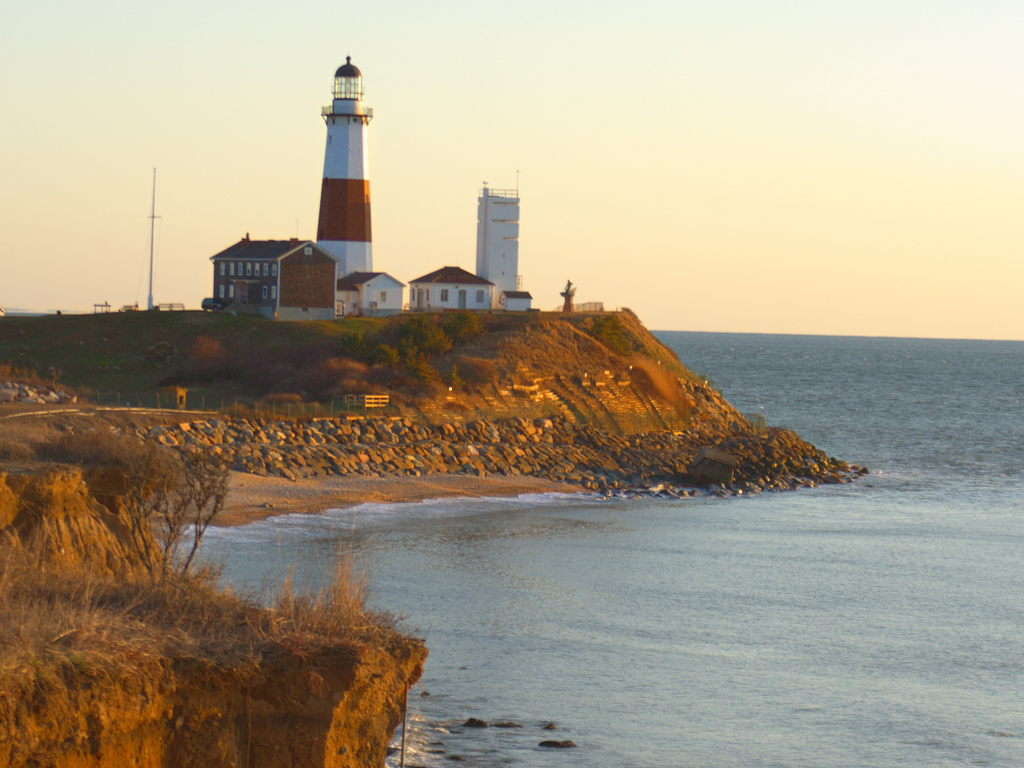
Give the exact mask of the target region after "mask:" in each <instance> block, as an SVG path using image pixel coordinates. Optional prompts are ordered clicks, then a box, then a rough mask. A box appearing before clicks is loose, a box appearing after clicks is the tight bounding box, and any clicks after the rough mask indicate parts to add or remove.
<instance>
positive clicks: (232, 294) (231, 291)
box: [228, 283, 235, 299]
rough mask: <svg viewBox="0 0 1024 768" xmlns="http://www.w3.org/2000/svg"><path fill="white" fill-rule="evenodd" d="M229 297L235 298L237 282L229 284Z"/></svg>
mask: <svg viewBox="0 0 1024 768" xmlns="http://www.w3.org/2000/svg"><path fill="white" fill-rule="evenodd" d="M228 298H229V299H233V298H235V284H234V283H232V284H231V285H229V286H228Z"/></svg>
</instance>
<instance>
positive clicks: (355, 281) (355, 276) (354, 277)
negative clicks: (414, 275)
mask: <svg viewBox="0 0 1024 768" xmlns="http://www.w3.org/2000/svg"><path fill="white" fill-rule="evenodd" d="M381 275H384V277H390V278H391V279H392V280H395V278H393V277H391V275H389V274H388V273H387V272H350V273H349V274H347V275H345V276H344V277H340V278H338V290H339V291H358V290H359V286H360V285H366V284H367V283H368V282H370V281H371V280H373V279H374V278H375V277H380V276H381ZM395 282H396V283H398V284H399V285H401V286H403V287H404V286H405V283H403V282H402V281H401V280H395Z"/></svg>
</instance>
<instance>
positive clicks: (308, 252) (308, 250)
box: [303, 245, 313, 256]
mask: <svg viewBox="0 0 1024 768" xmlns="http://www.w3.org/2000/svg"><path fill="white" fill-rule="evenodd" d="M303 253H304V254H306V255H307V256H312V255H313V246H311V245H307V246H306V248H305V250H304V251H303Z"/></svg>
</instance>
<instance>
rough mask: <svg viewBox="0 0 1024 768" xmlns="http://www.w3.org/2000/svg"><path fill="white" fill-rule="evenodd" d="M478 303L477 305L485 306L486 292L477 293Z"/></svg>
mask: <svg viewBox="0 0 1024 768" xmlns="http://www.w3.org/2000/svg"><path fill="white" fill-rule="evenodd" d="M476 303H477V304H483V303H484V292H483V291H477V292H476Z"/></svg>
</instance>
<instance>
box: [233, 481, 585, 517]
mask: <svg viewBox="0 0 1024 768" xmlns="http://www.w3.org/2000/svg"><path fill="white" fill-rule="evenodd" d="M582 490H583V488H582V487H581V486H579V485H574V484H571V483H556V482H552V481H550V480H544V479H542V478H537V477H528V476H520V477H495V476H491V477H470V476H467V475H463V474H458V475H456V474H451V475H428V476H425V477H411V476H409V477H397V476H391V477H354V476H348V475H346V476H338V475H329V476H327V477H318V478H310V479H305V480H298V481H293V480H286V479H284V478H280V477H262V476H259V475H251V474H248V473H245V472H232V473H231V489H230V491H229V493H228V500H227V504H226V505H225V508H224V511H223V512H222V513H221V514H220V516H219V517H218V518H217V525H224V526H228V525H245V524H246V523H251V522H254V521H256V520H262V519H264V518H267V517H271V516H273V515H284V514H290V513H293V512H306V513H312V514H315V513H318V512H323V511H325V510H328V509H339V508H343V507H349V506H353V505H356V504H362V503H365V502H396V501H423V500H424V499H439V498H452V497H457V496H518V495H519V494H523V493H552V492H554V493H577V492H579V491H582Z"/></svg>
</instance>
